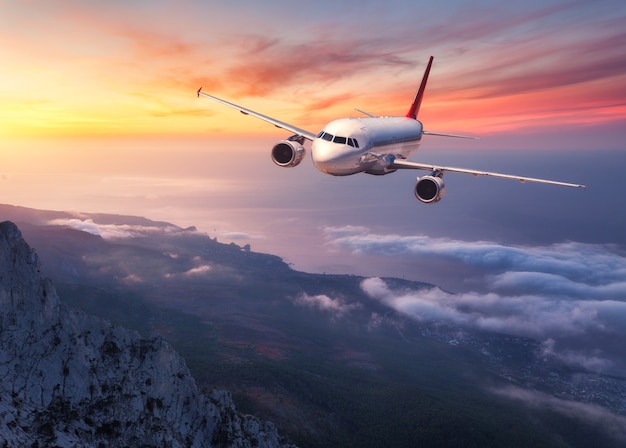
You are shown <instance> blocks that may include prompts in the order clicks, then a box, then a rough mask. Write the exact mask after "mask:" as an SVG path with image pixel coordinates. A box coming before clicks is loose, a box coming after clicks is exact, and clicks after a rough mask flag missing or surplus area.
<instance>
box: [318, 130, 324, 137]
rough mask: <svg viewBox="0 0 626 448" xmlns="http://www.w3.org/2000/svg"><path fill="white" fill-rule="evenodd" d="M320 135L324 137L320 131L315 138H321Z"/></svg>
mask: <svg viewBox="0 0 626 448" xmlns="http://www.w3.org/2000/svg"><path fill="white" fill-rule="evenodd" d="M322 135H324V131H320V133H319V134H317V135H316V138H322Z"/></svg>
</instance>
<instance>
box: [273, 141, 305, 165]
mask: <svg viewBox="0 0 626 448" xmlns="http://www.w3.org/2000/svg"><path fill="white" fill-rule="evenodd" d="M305 154H306V151H305V150H304V146H302V144H301V143H299V142H297V141H295V140H281V141H279V142H278V143H276V144H275V145H274V147H273V148H272V160H273V161H274V163H275V164H276V165H278V166H283V167H292V166H296V165H298V164H299V163H300V162H302V159H304V156H305Z"/></svg>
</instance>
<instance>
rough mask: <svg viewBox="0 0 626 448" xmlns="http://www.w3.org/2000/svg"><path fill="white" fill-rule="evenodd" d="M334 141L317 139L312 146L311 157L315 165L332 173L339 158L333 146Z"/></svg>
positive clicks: (325, 171)
mask: <svg viewBox="0 0 626 448" xmlns="http://www.w3.org/2000/svg"><path fill="white" fill-rule="evenodd" d="M331 146H332V143H328V142H322V141H315V142H313V145H312V146H311V158H312V159H313V164H314V165H315V167H316V168H317V169H318V170H320V171H322V172H324V173H330V171H332V166H333V164H334V162H335V159H336V158H337V154H336V152H335V151H333V150H332V148H331Z"/></svg>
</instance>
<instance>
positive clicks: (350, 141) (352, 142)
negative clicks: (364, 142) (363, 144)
mask: <svg viewBox="0 0 626 448" xmlns="http://www.w3.org/2000/svg"><path fill="white" fill-rule="evenodd" d="M348 145H350V146H354V147H355V148H358V147H359V142H357V140H356V138H349V139H348Z"/></svg>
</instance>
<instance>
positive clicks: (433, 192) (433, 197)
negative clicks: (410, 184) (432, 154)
mask: <svg viewBox="0 0 626 448" xmlns="http://www.w3.org/2000/svg"><path fill="white" fill-rule="evenodd" d="M445 193H446V184H444V182H443V179H442V178H441V177H439V176H438V175H436V174H431V175H430V176H423V177H418V178H417V183H416V184H415V197H416V198H417V199H419V200H420V201H422V202H424V203H426V204H431V203H435V202H438V201H439V200H441V198H443V195H444V194H445Z"/></svg>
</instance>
